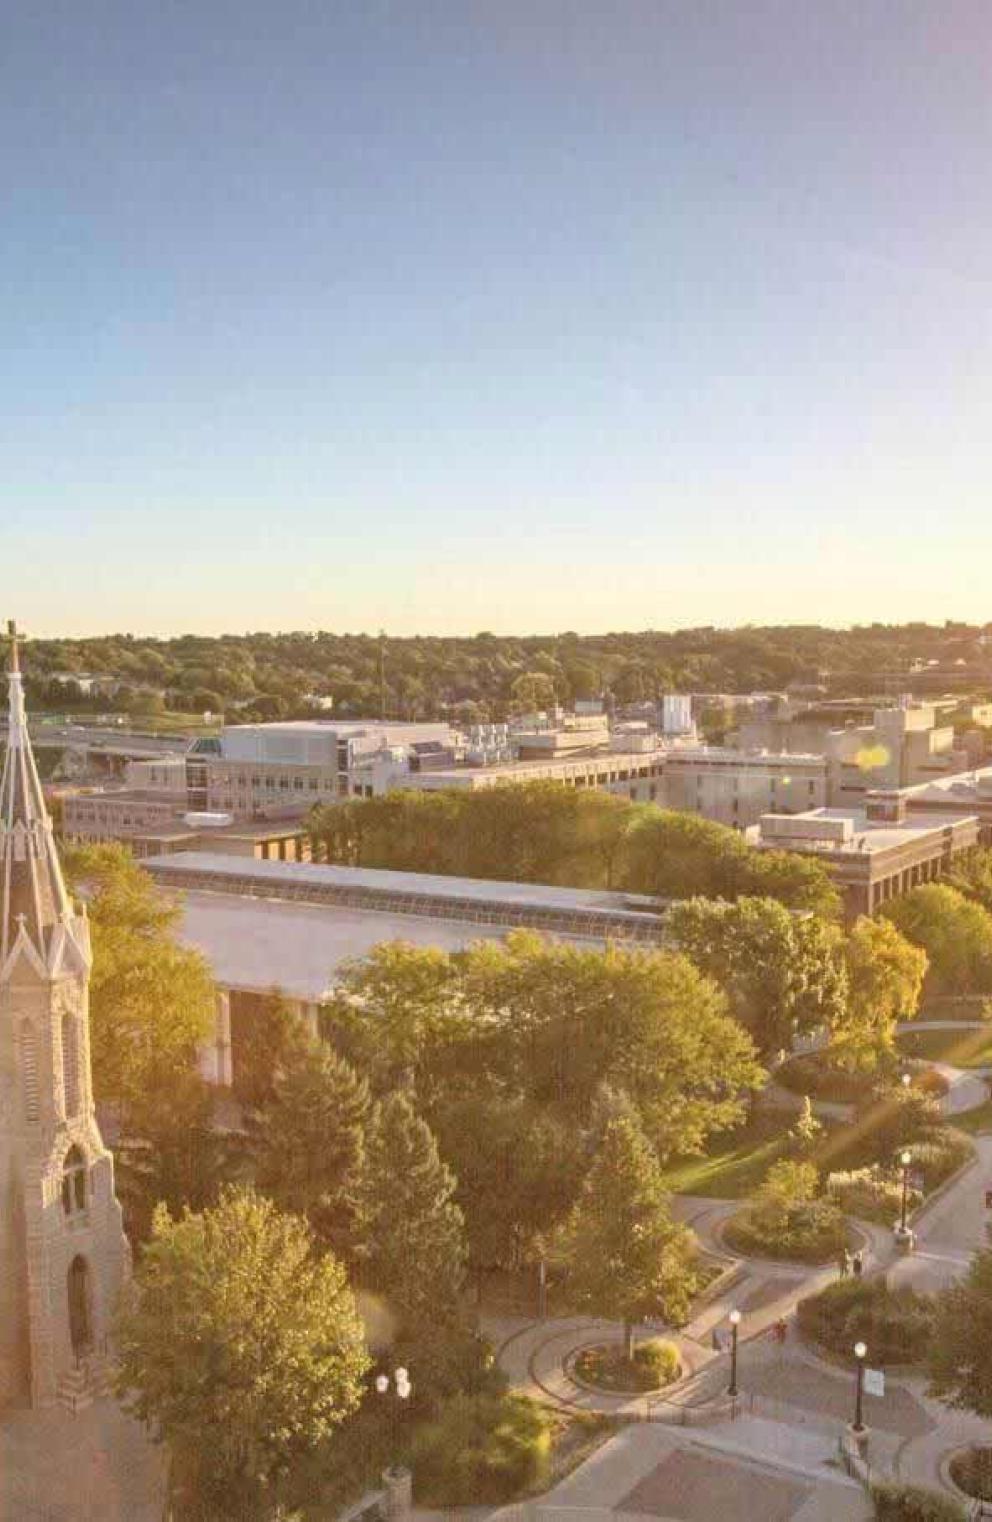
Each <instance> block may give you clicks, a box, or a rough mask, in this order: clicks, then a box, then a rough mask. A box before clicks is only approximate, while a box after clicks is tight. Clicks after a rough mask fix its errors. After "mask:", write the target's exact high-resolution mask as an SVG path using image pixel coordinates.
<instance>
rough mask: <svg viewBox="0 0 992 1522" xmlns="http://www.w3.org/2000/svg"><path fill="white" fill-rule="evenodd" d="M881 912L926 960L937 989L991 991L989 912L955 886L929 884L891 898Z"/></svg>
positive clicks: (991, 928)
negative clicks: (921, 951) (919, 947)
mask: <svg viewBox="0 0 992 1522" xmlns="http://www.w3.org/2000/svg"><path fill="white" fill-rule="evenodd" d="M881 913H882V914H883V915H884V916H885V918H886V919H888V920H891V921H892V923H893V924H894V925H895V927H896V929H897V930H900V931H901V932H902V934H903V935H904V936H905V937H906V939H907V940H909V941H912V942H913V943H914V944H915V945H917V946H922V948H923V950H924V951H925V952H926V954H927V957H928V959H929V972H928V974H927V982H928V985H929V986H930V987H931V988H932V990H933V991H934V992H935V993H947V994H965V993H989V992H992V914H989V913H988V912H987V911H986V910H985V909H983V908H982V907H981V905H980V904H976V903H972V902H971V900H970V899H967V898H965V896H964V894H963V893H959V892H958V891H957V889H956V888H948V887H945V886H944V884H943V883H927V884H925V885H924V886H923V887H922V888H914V889H913V890H912V892H910V893H904V894H903V895H902V897H901V898H894V899H891V900H890V901H889V902H888V903H887V904H884V905H883V906H882V910H881Z"/></svg>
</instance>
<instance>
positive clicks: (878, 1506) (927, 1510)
mask: <svg viewBox="0 0 992 1522" xmlns="http://www.w3.org/2000/svg"><path fill="white" fill-rule="evenodd" d="M871 1498H872V1500H873V1502H874V1503H875V1522H966V1518H965V1513H964V1509H963V1508H962V1507H961V1506H959V1504H958V1502H957V1501H955V1500H953V1499H952V1498H951V1497H950V1496H942V1495H941V1494H940V1492H939V1491H936V1490H926V1489H924V1487H923V1486H921V1485H896V1484H886V1485H873V1486H872V1490H871Z"/></svg>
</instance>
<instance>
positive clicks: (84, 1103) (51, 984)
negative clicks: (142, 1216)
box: [0, 626, 130, 1408]
mask: <svg viewBox="0 0 992 1522" xmlns="http://www.w3.org/2000/svg"><path fill="white" fill-rule="evenodd" d="M10 632H11V657H10V670H9V675H8V683H9V729H8V736H7V752H6V756H5V758H4V765H3V776H2V782H0V1405H4V1404H11V1403H18V1404H30V1405H32V1406H36V1407H45V1406H51V1405H54V1404H56V1403H57V1402H62V1403H63V1404H65V1405H68V1406H70V1407H73V1408H74V1407H75V1406H76V1405H78V1404H81V1403H84V1402H85V1400H86V1398H87V1396H88V1394H89V1392H90V1391H91V1389H92V1388H93V1387H94V1386H95V1384H96V1383H98V1382H99V1381H100V1379H101V1378H102V1377H103V1372H104V1371H105V1368H106V1350H107V1337H108V1333H109V1331H110V1327H111V1324H112V1319H113V1315H114V1310H115V1307H116V1302H117V1298H118V1295H119V1293H120V1290H121V1287H122V1285H123V1283H124V1281H125V1279H126V1277H127V1274H128V1271H129V1264H130V1255H129V1249H128V1244H127V1239H126V1238H125V1236H124V1231H123V1227H122V1223H121V1208H120V1205H119V1204H118V1201H117V1198H116V1195H115V1193H114V1164H113V1158H112V1156H111V1154H110V1152H109V1151H108V1150H107V1148H106V1147H105V1146H104V1144H103V1141H102V1139H101V1136H100V1132H99V1129H98V1127H97V1123H96V1117H95V1114H94V1108H93V1090H92V1083H91V1078H90V1048H89V1012H88V985H89V973H90V963H91V955H90V939H89V926H88V924H87V920H86V914H85V910H84V909H83V908H82V907H80V906H77V905H75V904H73V903H71V902H70V900H69V897H68V894H67V893H66V888H65V883H64V882H63V879H62V872H61V868H60V866H59V860H58V855H57V852H56V849H55V841H54V838H53V834H52V823H51V820H50V819H49V817H48V812H47V810H46V808H45V801H44V797H43V795H42V790H41V783H40V781H39V778H38V772H37V768H36V766H35V762H34V756H33V755H32V752H31V745H30V742H29V739H28V729H27V721H26V718H25V712H24V693H23V689H22V684H21V674H20V671H19V667H18V653H17V638H16V633H15V631H14V628H13V626H11V631H10Z"/></svg>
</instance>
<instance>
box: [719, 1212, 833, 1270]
mask: <svg viewBox="0 0 992 1522" xmlns="http://www.w3.org/2000/svg"><path fill="white" fill-rule="evenodd" d="M723 1240H724V1242H725V1243H726V1245H727V1246H728V1247H729V1248H730V1249H731V1251H732V1252H738V1253H741V1254H742V1256H744V1257H746V1258H785V1259H787V1260H788V1261H789V1262H792V1263H825V1262H826V1261H827V1260H828V1259H829V1258H836V1257H837V1256H838V1254H839V1253H841V1252H843V1250H844V1248H845V1247H846V1246H847V1241H848V1236H847V1225H846V1223H845V1221H844V1217H843V1215H842V1214H841V1212H840V1210H839V1209H838V1208H837V1206H836V1205H835V1204H834V1203H833V1201H831V1200H826V1199H819V1200H811V1201H810V1202H809V1203H808V1204H805V1205H796V1206H793V1207H791V1208H789V1209H788V1210H787V1211H785V1212H784V1213H783V1215H782V1216H781V1218H779V1219H775V1220H772V1219H769V1217H768V1216H767V1215H765V1214H764V1212H762V1211H761V1210H759V1209H758V1208H757V1207H752V1208H751V1209H750V1210H743V1211H741V1213H740V1215H736V1216H734V1217H732V1219H731V1220H729V1221H728V1222H727V1224H726V1226H725V1227H724V1229H723Z"/></svg>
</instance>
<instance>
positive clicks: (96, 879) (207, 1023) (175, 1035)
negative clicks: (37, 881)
mask: <svg viewBox="0 0 992 1522" xmlns="http://www.w3.org/2000/svg"><path fill="white" fill-rule="evenodd" d="M65 870H66V876H67V878H68V880H69V881H70V882H71V883H72V884H73V885H74V887H75V888H76V889H77V891H85V893H86V896H87V900H88V910H89V920H90V933H91V938H92V945H93V972H92V976H91V978H90V1051H91V1059H92V1064H93V1088H94V1092H95V1093H96V1096H97V1098H98V1099H101V1100H103V1101H107V1100H112V1101H115V1102H117V1103H118V1104H119V1105H120V1107H121V1109H122V1110H123V1112H124V1113H125V1115H126V1116H129V1117H133V1116H137V1115H142V1114H143V1113H144V1111H145V1110H146V1109H147V1108H148V1106H149V1104H154V1103H155V1102H156V1100H157V1096H160V1095H161V1094H163V1092H164V1091H166V1090H167V1089H168V1088H169V1087H170V1086H171V1085H172V1084H174V1083H175V1082H176V1081H178V1080H180V1079H181V1078H183V1077H184V1076H185V1075H186V1074H187V1073H188V1072H189V1070H190V1069H191V1067H192V1066H193V1064H194V1061H195V1055H196V1049H197V1047H198V1046H199V1044H200V1043H201V1042H202V1041H204V1040H205V1039H206V1038H207V1037H208V1036H209V1035H210V1033H211V1032H212V1030H213V1022H214V999H215V991H214V983H213V978H212V976H211V973H210V969H209V967H208V965H207V963H206V961H205V959H204V958H203V957H202V956H201V955H200V954H199V953H198V952H195V951H190V950H189V949H188V948H186V947H184V946H180V945H179V943H178V941H177V940H176V936H175V930H176V925H177V922H178V919H179V910H178V909H177V908H176V907H175V905H174V904H173V903H172V901H171V900H170V899H168V898H167V897H166V896H165V895H164V894H162V893H161V892H160V890H159V889H158V888H157V887H156V886H155V884H154V883H153V882H152V880H151V878H150V877H149V876H148V874H147V872H143V871H142V870H141V868H140V867H139V866H138V865H137V864H136V862H135V861H134V859H133V858H132V857H131V855H130V853H129V852H128V851H127V850H126V849H125V848H124V847H122V846H92V847H85V848H77V849H74V850H72V851H70V852H67V853H66V856H65Z"/></svg>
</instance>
